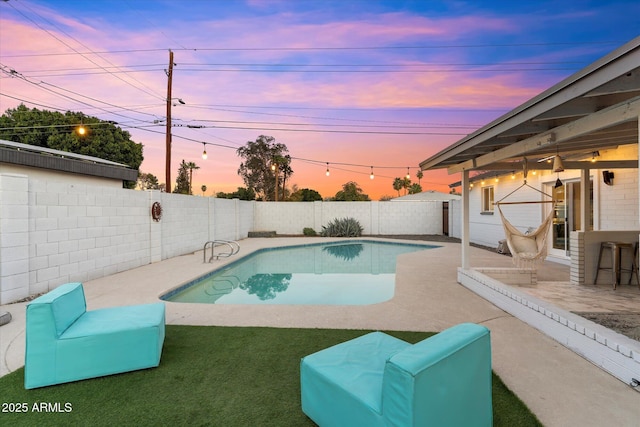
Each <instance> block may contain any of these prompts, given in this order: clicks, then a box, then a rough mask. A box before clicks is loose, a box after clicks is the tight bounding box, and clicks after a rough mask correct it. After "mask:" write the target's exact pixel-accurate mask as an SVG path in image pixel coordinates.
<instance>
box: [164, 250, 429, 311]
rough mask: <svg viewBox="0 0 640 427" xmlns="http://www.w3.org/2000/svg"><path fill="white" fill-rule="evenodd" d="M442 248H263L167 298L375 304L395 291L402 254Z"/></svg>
mask: <svg viewBox="0 0 640 427" xmlns="http://www.w3.org/2000/svg"><path fill="white" fill-rule="evenodd" d="M436 247H437V246H434V245H425V244H411V243H394V242H381V241H367V240H362V241H359V240H356V241H352V240H349V241H348V242H344V241H341V242H333V243H318V244H309V245H299V246H288V247H281V248H270V249H261V250H258V251H256V252H254V253H253V254H251V255H249V256H247V257H244V258H242V259H239V260H237V261H235V262H233V263H231V264H228V265H226V266H225V267H223V268H221V269H217V270H214V271H212V272H210V273H207V274H205V275H204V276H201V277H199V278H197V279H195V280H193V281H191V282H189V283H186V284H185V285H183V286H180V287H179V288H177V289H175V290H173V291H170V292H168V293H166V294H164V295H163V296H162V297H161V299H163V300H166V301H172V302H189V303H205V304H328V305H367V304H375V303H379V302H384V301H387V300H389V299H391V298H392V297H393V295H394V290H395V271H396V270H395V269H396V257H397V256H398V255H400V254H403V253H408V252H415V251H421V250H425V249H431V248H436Z"/></svg>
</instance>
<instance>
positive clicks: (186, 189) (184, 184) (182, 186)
mask: <svg viewBox="0 0 640 427" xmlns="http://www.w3.org/2000/svg"><path fill="white" fill-rule="evenodd" d="M173 192H174V193H178V194H191V182H190V181H189V167H188V164H187V162H185V161H184V159H183V160H182V163H180V168H179V169H178V176H177V177H176V186H175V188H174V189H173Z"/></svg>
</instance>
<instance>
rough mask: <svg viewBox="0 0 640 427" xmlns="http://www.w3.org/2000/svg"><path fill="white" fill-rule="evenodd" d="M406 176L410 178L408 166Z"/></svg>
mask: <svg viewBox="0 0 640 427" xmlns="http://www.w3.org/2000/svg"><path fill="white" fill-rule="evenodd" d="M406 178H407V179H411V173H410V172H409V168H407V176H406Z"/></svg>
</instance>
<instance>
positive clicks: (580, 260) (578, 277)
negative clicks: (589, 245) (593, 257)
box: [569, 231, 585, 285]
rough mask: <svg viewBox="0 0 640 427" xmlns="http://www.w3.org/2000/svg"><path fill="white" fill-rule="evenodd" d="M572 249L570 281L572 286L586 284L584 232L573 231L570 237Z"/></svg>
mask: <svg viewBox="0 0 640 427" xmlns="http://www.w3.org/2000/svg"><path fill="white" fill-rule="evenodd" d="M569 247H570V248H571V268H570V274H569V280H570V282H571V283H572V284H577V285H584V284H585V277H584V274H585V247H584V232H582V231H572V232H571V234H570V237H569Z"/></svg>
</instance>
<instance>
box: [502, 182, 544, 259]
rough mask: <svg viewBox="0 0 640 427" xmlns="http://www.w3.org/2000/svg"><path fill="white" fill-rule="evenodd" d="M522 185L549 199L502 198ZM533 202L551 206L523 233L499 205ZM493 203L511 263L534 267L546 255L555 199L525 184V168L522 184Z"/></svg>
mask: <svg viewBox="0 0 640 427" xmlns="http://www.w3.org/2000/svg"><path fill="white" fill-rule="evenodd" d="M523 187H529V188H531V189H533V190H535V191H537V192H538V193H540V194H542V195H544V196H546V197H549V198H550V199H551V200H537V201H523V202H504V201H503V200H504V199H506V198H507V197H509V196H511V195H512V194H513V193H515V192H516V191H518V190H520V189H521V188H523ZM535 203H552V204H553V206H552V208H551V209H550V210H549V214H548V215H547V217H546V218H545V219H544V221H543V222H542V224H540V226H539V227H538V228H537V229H536V230H534V231H532V232H527V233H523V232H521V231H520V230H518V229H517V228H516V227H514V226H513V225H512V224H511V223H510V222H509V220H507V218H506V217H505V216H504V213H503V212H502V209H501V207H500V206H501V205H523V204H535ZM495 205H496V206H497V207H498V212H499V213H500V218H501V220H502V226H503V228H504V234H505V237H506V238H507V246H508V247H509V250H510V251H511V256H512V257H513V263H514V264H515V265H516V266H517V267H520V268H535V267H536V266H537V265H538V263H540V262H542V261H544V259H545V258H546V256H547V236H548V235H549V228H550V227H551V224H552V223H553V216H554V213H555V200H553V196H551V195H549V194H547V193H544V192H542V191H540V190H538V189H537V188H535V187H532V186H531V185H529V184H527V173H526V169H525V175H524V184H522V185H521V186H520V187H518V188H516V189H515V190H513V191H512V192H511V193H509V194H507V195H506V196H504V197H503V198H502V199H500V200H499V201H497V202H496V203H495Z"/></svg>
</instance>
